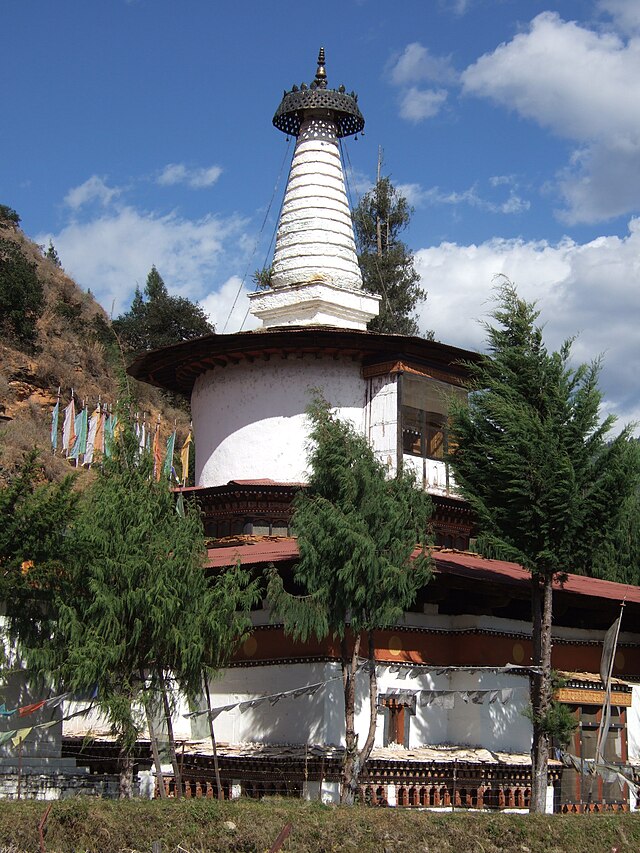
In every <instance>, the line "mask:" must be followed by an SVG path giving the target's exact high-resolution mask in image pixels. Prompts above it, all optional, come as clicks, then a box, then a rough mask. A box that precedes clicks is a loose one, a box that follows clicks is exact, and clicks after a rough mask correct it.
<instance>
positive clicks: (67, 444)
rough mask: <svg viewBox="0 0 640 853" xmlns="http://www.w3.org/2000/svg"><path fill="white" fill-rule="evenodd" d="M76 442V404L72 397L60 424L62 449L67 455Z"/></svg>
mask: <svg viewBox="0 0 640 853" xmlns="http://www.w3.org/2000/svg"><path fill="white" fill-rule="evenodd" d="M75 440H76V404H75V403H74V400H73V397H72V398H71V402H70V403H69V405H68V406H67V407H66V408H65V410H64V421H63V423H62V449H63V450H64V452H65V453H66V454H67V456H68V455H69V453H70V452H71V450H72V448H73V445H74V443H75Z"/></svg>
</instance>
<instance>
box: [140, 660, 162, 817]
mask: <svg viewBox="0 0 640 853" xmlns="http://www.w3.org/2000/svg"><path fill="white" fill-rule="evenodd" d="M140 680H141V681H142V704H143V705H144V713H145V716H146V718H147V728H148V729H149V741H150V743H151V754H152V755H153V764H154V767H155V768H156V781H157V782H158V793H159V794H160V799H161V800H164V799H165V798H166V796H167V792H166V790H165V787H164V775H163V773H162V764H161V763H160V752H159V751H158V738H157V736H156V733H155V728H154V725H153V713H152V710H151V707H150V705H149V697H148V696H147V691H146V689H145V676H144V672H142V670H140Z"/></svg>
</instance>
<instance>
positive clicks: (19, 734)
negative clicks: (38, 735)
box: [11, 726, 33, 746]
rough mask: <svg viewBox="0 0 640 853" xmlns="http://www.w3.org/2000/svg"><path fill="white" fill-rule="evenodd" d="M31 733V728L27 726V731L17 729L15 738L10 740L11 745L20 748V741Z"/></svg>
mask: <svg viewBox="0 0 640 853" xmlns="http://www.w3.org/2000/svg"><path fill="white" fill-rule="evenodd" d="M32 731H33V726H29V728H28V729H18V731H17V732H16V735H15V737H13V738H11V743H12V744H13V745H14V746H20V744H21V743H22V741H23V740H24V739H25V738H26V737H27V736H28V735H29V734H31V732H32Z"/></svg>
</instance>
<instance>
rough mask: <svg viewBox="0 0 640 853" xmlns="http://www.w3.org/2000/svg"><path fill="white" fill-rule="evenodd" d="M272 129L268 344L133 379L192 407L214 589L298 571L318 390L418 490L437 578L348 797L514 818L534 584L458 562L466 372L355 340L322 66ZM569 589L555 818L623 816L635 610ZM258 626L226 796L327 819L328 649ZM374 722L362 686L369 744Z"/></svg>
mask: <svg viewBox="0 0 640 853" xmlns="http://www.w3.org/2000/svg"><path fill="white" fill-rule="evenodd" d="M273 124H274V126H275V128H276V129H277V130H279V131H281V132H283V133H286V134H288V135H290V136H292V137H295V138H296V145H295V151H294V154H293V160H292V164H291V170H290V174H289V179H288V184H287V187H286V192H285V196H284V203H283V206H282V212H281V215H280V221H279V224H278V230H277V236H276V242H275V251H274V257H273V266H272V273H271V279H270V286H269V287H268V288H267V289H265V290H260V291H257V292H256V293H254V294H252V295H251V311H252V313H253V314H254V315H255V316H256V317H257V318H258V319H259V320H260V321H261V322H262V327H261V328H259V329H257V330H255V331H250V332H239V333H235V334H215V335H210V336H207V337H203V338H199V339H197V340H193V341H188V342H186V343H183V344H179V345H176V346H171V347H167V348H165V349H163V350H160V351H156V352H150V353H147V354H145V355H144V356H142V357H140V358H139V359H138V360H137V361H136V362H135V363H134V364H133V366H132V367H131V369H130V372H131V374H132V375H133V376H134V377H136V378H137V379H140V380H142V381H145V382H149V383H151V384H153V385H157V386H159V387H161V388H164V389H168V390H170V391H174V392H178V393H181V394H183V395H185V396H186V397H187V398H189V399H190V401H191V407H192V417H193V424H194V432H195V440H196V448H197V455H196V484H195V486H194V487H192V489H191V490H190V491H191V492H192V493H193V494H194V495H195V496H196V498H197V500H198V502H199V504H200V506H201V508H202V511H203V514H204V519H205V527H206V534H207V536H209V537H210V548H209V567H210V570H211V571H215V570H216V568H221V567H224V566H228V565H232V564H234V563H235V562H236V561H238V560H239V561H241V562H242V564H243V565H246V566H248V567H251V568H253V569H254V570H255V571H256V572H260V571H262V570H263V569H264V567H265V566H267V565H269V564H273V565H275V566H276V567H277V568H278V570H279V571H280V572H281V573H282V574H283V576H287V574H288V573H289V572H290V571H291V567H292V566H293V565H294V563H295V560H296V558H297V553H298V552H297V544H296V540H295V538H294V537H293V536H292V535H291V527H290V523H291V502H292V499H293V496H294V495H295V493H296V492H297V491H298V490H299V489H301V488H304V484H305V482H306V481H307V478H308V471H307V456H306V446H307V441H308V423H307V419H306V415H305V410H306V408H307V406H308V404H309V402H310V399H311V394H312V389H319V390H320V391H321V392H322V394H323V395H324V397H325V398H326V400H327V401H328V402H329V404H330V405H331V406H332V408H333V409H334V410H335V412H336V413H337V415H338V416H339V417H340V418H343V419H346V420H348V421H350V422H351V423H352V424H353V425H354V426H355V428H356V429H357V430H359V431H360V432H361V433H362V434H363V435H365V436H366V438H367V440H368V441H369V443H370V444H371V446H372V448H373V449H374V451H375V453H376V454H377V456H378V458H379V459H380V460H381V462H382V463H383V464H384V465H385V467H386V468H387V470H388V475H389V477H393V476H395V474H396V473H397V472H398V471H399V470H401V469H402V470H410V471H412V472H413V473H414V474H415V477H416V481H417V483H418V484H419V485H420V486H421V487H422V488H424V489H426V490H427V491H428V492H429V493H430V494H431V495H432V497H433V502H434V506H435V512H434V517H433V522H432V523H433V531H432V534H433V539H434V542H435V548H434V552H433V557H434V561H435V577H434V579H433V581H432V582H431V583H429V584H428V585H427V586H426V587H425V588H424V589H423V590H422V591H421V592H420V594H419V596H418V599H417V601H416V603H415V605H414V607H413V608H412V609H411V611H410V612H407V613H405V614H404V617H403V618H402V619H401V620H400V621H399V622H398V624H397V625H395V626H394V627H393V628H389V629H384V630H380V631H378V632H376V667H377V672H378V684H379V698H378V707H377V713H378V725H377V734H376V741H375V747H374V750H373V752H372V755H371V758H370V760H369V761H368V763H367V766H366V768H365V769H364V773H363V776H362V791H361V794H362V797H363V799H364V800H366V801H368V802H372V803H378V804H386V805H405V806H416V807H433V808H445V807H446V808H452V807H464V808H495V809H500V808H520V809H526V808H528V805H529V797H530V790H531V759H530V747H531V722H530V720H529V719H528V718H527V716H526V714H525V711H526V708H527V706H528V703H529V674H530V672H529V671H528V668H527V667H528V666H530V664H531V660H532V647H531V616H530V581H529V575H528V573H527V572H526V571H525V570H524V569H522V568H521V567H519V566H516V565H514V564H511V563H504V562H500V561H494V560H486V559H483V558H481V557H479V556H478V555H476V554H473V553H471V550H470V546H472V544H473V532H474V531H473V525H474V522H473V517H472V514H471V512H470V509H469V507H468V506H467V505H466V503H465V502H464V501H463V500H462V499H461V498H460V496H459V495H458V494H457V492H456V487H455V482H454V481H453V478H452V475H451V472H450V471H449V469H448V465H447V462H446V451H447V441H448V436H447V411H448V405H449V403H448V401H449V400H450V399H451V396H452V395H454V396H457V397H460V398H462V399H464V398H465V395H466V390H465V380H466V378H467V367H466V365H468V363H469V362H472V361H473V360H474V359H476V358H477V357H478V356H477V355H476V354H475V353H473V352H469V351H465V350H461V349H459V348H456V347H453V346H449V345H447V344H446V343H441V342H437V341H432V340H425V339H423V338H420V337H407V336H403V335H392V334H380V333H373V332H369V331H367V323H368V321H369V320H370V319H371V318H372V317H374V316H376V314H377V313H378V309H379V300H380V297H378V296H376V295H373V294H371V293H368V292H366V291H365V290H364V289H363V284H362V275H361V273H360V270H359V268H358V262H357V254H356V248H355V241H354V234H353V227H352V220H351V212H350V209H349V203H348V199H347V193H346V191H345V181H344V174H343V166H342V162H341V151H340V145H339V140H341V139H343V138H345V137H349V136H351V135H355V134H357V133H359V132H361V131H362V129H363V127H364V117H363V114H362V112H361V110H360V106H359V104H358V99H357V96H356V95H355V94H354V93H348V92H347V91H346V89H345V87H344V86H340V87H338V88H335V89H333V88H330V87H329V82H328V76H327V70H326V65H325V55H324V51H323V50H321V51H320V55H319V57H318V64H317V70H316V74H315V77H314V78H313V79H312V80H311V81H310V82H309V83H302V84H300V85H296V86H293V87H292V89H291V90H290V91H287V92H285V94H284V97H283V99H282V101H281V103H280V105H279V106H278V108H277V110H276V112H275V115H274V118H273ZM570 570H571V567H567V571H568V576H567V580H566V581H565V582H564V583H562V584H559V585H558V588H557V590H556V594H555V598H554V635H553V665H554V667H555V668H556V669H557V670H559V671H562V672H564V673H565V674H566V676H565V678H566V681H565V686H563V687H562V689H561V690H560V692H559V694H558V698H559V699H560V701H563V702H566V703H567V704H568V705H569V706H570V707H571V709H572V713H574V715H575V718H576V721H577V722H578V724H579V726H578V728H577V729H576V735H575V738H576V740H575V743H573V744H572V746H571V748H570V750H569V751H570V753H571V754H572V755H574V756H577V757H578V758H577V760H578V765H574V766H572V767H567V766H563V764H562V763H561V762H560V761H558V760H555V759H554V760H552V762H551V764H550V769H549V779H548V810H549V811H552V810H554V809H555V810H564V811H579V810H603V809H614V810H615V809H629V808H635V807H636V799H635V793H634V788H633V785H632V782H631V780H633V779H637V778H638V774H639V773H640V692H639V691H640V687H637V686H635V685H636V683H637V682H638V680H639V679H640V634H638V633H636V629H634V630H633V631H632V630H629V629H630V627H631V626H633V625H634V624H635V625H637V624H638V617H639V616H640V590H638V589H635V588H633V589H631V590H624V589H623V588H622V587H620V586H619V585H618V584H614V583H610V582H607V581H599V580H594V579H589V578H584V577H577V576H574V575H572V574H571V573H570ZM625 595H626V603H627V606H626V613H625V622H624V625H623V628H622V632H621V634H620V639H619V645H618V654H617V656H616V658H615V664H614V676H615V687H614V702H613V704H614V708H613V724H612V726H611V727H610V729H609V734H608V736H607V737H608V741H607V750H608V751H607V755H608V756H609V759H610V761H611V763H612V765H615V766H616V767H618V766H619V767H620V768H621V769H624V773H625V774H626V775H618V776H616V775H615V773H614V772H613V771H612V774H611V775H610V776H609V777H607V778H608V781H602V780H600V781H599V783H598V785H597V786H596V787H597V788H598V790H597V791H595V792H594V789H593V786H592V788H591V790H590V793H587V792H588V788H589V786H588V784H587V783H586V782H585V781H584V777H583V775H582V774H581V772H580V765H579V762H580V761H583V760H585V759H588V758H590V757H591V758H592V757H593V754H592V753H593V736H594V731H595V729H596V728H597V726H598V722H599V717H598V714H599V713H600V712H601V704H602V699H603V695H604V694H603V689H604V688H603V685H602V683H601V681H600V677H599V676H598V675H597V673H598V672H599V665H600V656H601V652H602V641H603V637H604V633H605V631H606V630H607V629H608V628H609V626H610V625H611V624H612V622H613V621H614V620H615V618H616V616H617V614H618V612H619V603H620V601H621V600H622V599H623V597H624V596H625ZM253 621H254V631H253V633H252V634H251V636H250V637H249V638H248V639H247V641H246V642H245V643H244V645H243V646H242V647H241V648H240V649H239V650H238V652H237V654H236V656H235V658H234V660H233V661H232V662H231V664H230V665H229V667H227V669H226V670H225V671H224V672H223V674H222V677H221V678H220V679H219V680H217V681H215V682H213V683H212V684H211V693H212V701H213V704H214V706H215V715H216V716H215V726H216V736H217V738H218V742H219V750H218V751H219V758H220V766H221V773H222V776H223V779H224V784H225V790H226V792H227V795H228V796H237V795H239V794H244V795H248V796H262V795H264V794H267V793H281V794H288V795H292V796H301V797H302V796H304V797H309V798H320V799H322V800H323V801H325V802H336V801H338V799H339V767H340V755H341V750H342V748H343V742H344V716H343V711H342V704H341V703H342V702H343V698H342V693H341V690H342V688H341V683H340V679H339V675H340V665H339V654H338V651H339V650H338V649H337V648H336V647H335V644H334V643H333V642H332V641H330V640H327V641H326V642H324V643H319V642H308V643H304V644H303V643H294V642H292V641H291V639H289V638H288V637H286V636H285V635H284V633H283V630H282V626H280V625H278V624H273V623H272V621H271V618H270V614H269V611H268V608H267V607H266V605H264V606H261V607H259V608H258V609H256V611H255V612H254V613H253ZM368 701H369V700H368V693H367V686H366V680H365V678H364V676H363V681H362V686H361V689H360V692H359V694H358V712H357V726H358V727H359V730H362V731H363V732H364V731H365V730H366V726H367V724H368V718H369V714H370V709H369V706H368ZM203 719H204V718H200V717H197V716H195V717H191V718H187V717H182V718H181V721H180V722H176V726H177V727H179V734H178V737H180V738H182V739H183V741H184V744H185V746H184V750H183V756H184V759H183V760H184V776H185V779H186V780H187V784H188V785H190V786H191V787H190V789H189V790H190V793H191V794H192V795H194V796H195V795H196V793H197V792H200V794H202V795H204V794H203V792H206V791H207V790H208V787H207V786H210V784H211V778H212V776H211V753H210V749H208V747H207V740H206V738H207V733H206V726H205V725H204V722H203ZM205 722H206V721H205ZM68 736H69V740H68V748H69V749H71V748H72V743H73V733H72V732H71V731H69V732H68ZM363 737H364V735H363ZM625 780H628V781H625ZM598 786H599V787H598Z"/></svg>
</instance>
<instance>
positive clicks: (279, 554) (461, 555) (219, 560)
mask: <svg viewBox="0 0 640 853" xmlns="http://www.w3.org/2000/svg"><path fill="white" fill-rule="evenodd" d="M415 553H416V554H418V553H419V552H418V551H416V552H415ZM297 556H298V544H297V541H296V540H295V539H292V538H286V539H285V538H283V539H279V540H276V541H274V540H263V541H258V542H255V543H251V544H237V545H230V546H226V547H222V548H211V549H209V552H208V561H207V565H208V566H211V567H218V568H221V567H223V566H230V565H232V564H233V563H235V562H236V560H240V562H241V563H242V564H243V565H254V564H256V565H259V564H263V563H278V562H286V561H289V560H295V559H296V557H297ZM432 556H433V559H434V562H435V571H436V572H437V573H439V574H447V575H456V576H458V577H466V578H469V579H473V580H486V581H492V582H493V583H499V584H506V585H510V586H519V587H522V586H523V585H525V584H526V585H528V584H529V580H530V577H531V575H530V574H529V572H528V571H527V570H526V569H523V568H522V566H519V565H518V564H517V563H507V562H504V561H503V560H488V559H485V558H484V557H480V556H477V555H474V554H469V553H467V552H461V551H434V552H433V555H432ZM554 588H555V589H561V590H563V591H564V592H569V593H573V594H575V595H584V596H589V597H591V598H606V599H609V600H613V601H620V602H621V601H622V600H623V599H626V600H627V601H628V602H630V603H631V602H634V603H639V604H640V587H637V586H631V585H627V584H621V583H614V582H613V581H605V580H600V579H598V578H589V577H584V576H583V575H567V576H566V580H565V581H564V583H560V582H558V581H556V582H555V583H554Z"/></svg>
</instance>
